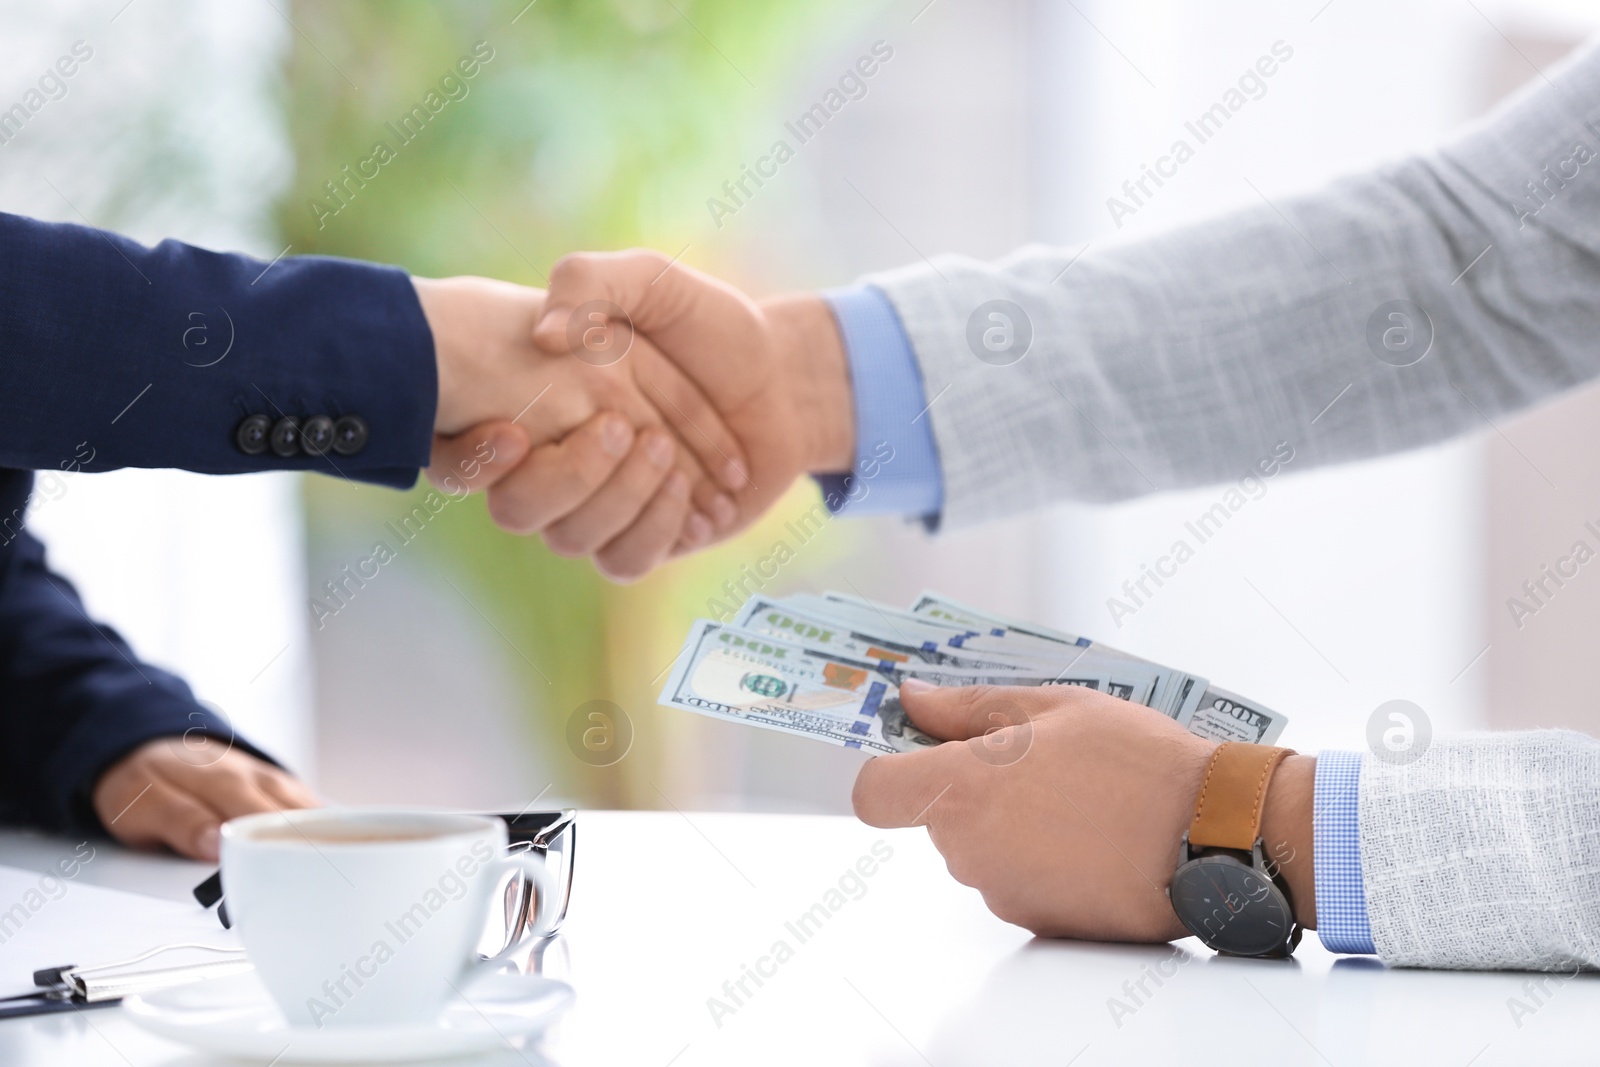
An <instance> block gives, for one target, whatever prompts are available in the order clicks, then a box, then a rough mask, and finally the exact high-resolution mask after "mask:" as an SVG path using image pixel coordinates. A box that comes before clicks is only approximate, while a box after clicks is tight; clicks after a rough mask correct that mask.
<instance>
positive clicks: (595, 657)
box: [279, 0, 859, 807]
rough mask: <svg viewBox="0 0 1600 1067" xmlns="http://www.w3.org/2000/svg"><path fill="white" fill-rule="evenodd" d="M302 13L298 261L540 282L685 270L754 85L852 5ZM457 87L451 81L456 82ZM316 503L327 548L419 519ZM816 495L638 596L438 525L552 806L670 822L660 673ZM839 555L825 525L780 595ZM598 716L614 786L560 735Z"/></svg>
mask: <svg viewBox="0 0 1600 1067" xmlns="http://www.w3.org/2000/svg"><path fill="white" fill-rule="evenodd" d="M856 10H857V12H859V5H857V8H856ZM287 12H288V14H289V16H290V18H291V20H292V22H293V24H294V26H295V31H296V32H295V36H294V41H293V47H292V53H291V57H290V60H289V66H288V71H287V78H286V83H285V84H286V92H287V94H288V99H287V100H286V101H285V105H286V106H285V113H286V115H287V117H288V122H289V127H290V129H289V132H290V137H291V141H292V145H293V149H294V152H295V159H296V163H295V178H294V181H293V185H292V188H291V189H290V191H289V192H288V193H287V194H286V195H285V196H284V198H283V200H282V202H281V207H280V209H279V224H280V227H281V229H282V231H283V235H284V239H285V240H286V241H288V242H290V243H291V245H292V248H293V250H294V252H295V253H296V254H305V253H321V254H328V255H340V256H351V257H357V258H361V259H371V260H378V261H382V262H388V263H394V264H398V265H401V266H403V267H405V268H406V269H408V270H410V271H411V272H413V273H415V274H420V275H429V276H447V275H451V274H482V275H490V276H495V277H501V278H506V279H510V280H512V281H518V282H523V283H527V284H532V285H539V284H542V283H543V281H544V278H545V274H544V272H545V271H547V270H548V269H549V267H550V265H551V264H552V263H553V262H554V261H555V260H556V259H557V258H559V257H560V256H561V255H562V254H564V253H565V252H568V251H571V250H575V249H584V248H618V247H627V246H630V245H636V244H642V245H650V246H653V247H657V248H661V249H665V250H667V251H669V252H675V251H676V250H678V249H679V248H681V247H683V246H684V245H685V244H686V243H688V242H689V241H690V240H691V239H693V237H694V236H695V235H696V234H697V233H698V232H700V231H702V230H703V229H704V228H705V225H706V214H705V210H706V209H705V206H704V205H705V198H706V196H707V195H708V193H709V192H710V191H713V190H715V189H716V188H717V187H718V186H719V185H720V184H721V181H722V179H723V177H724V176H726V175H727V174H729V173H734V172H736V170H737V165H738V161H739V159H740V153H741V150H743V149H745V148H747V147H748V139H747V138H746V136H745V135H744V131H747V130H751V129H759V130H766V129H768V128H770V126H771V121H770V116H771V114H772V101H771V98H770V96H769V95H768V93H767V92H766V91H763V89H758V88H756V87H757V86H761V87H773V86H781V85H782V84H784V81H785V78H786V76H788V75H789V66H790V64H791V63H793V62H795V61H796V60H797V58H798V57H799V55H800V52H801V49H800V48H799V47H798V46H799V45H800V44H801V43H803V42H806V41H811V40H815V39H816V37H817V35H818V33H819V32H820V31H821V29H822V27H824V26H829V25H830V24H831V25H832V26H833V28H835V29H837V25H838V23H839V22H840V21H844V22H846V23H848V22H849V21H852V19H853V17H854V15H852V13H851V5H848V4H846V3H845V2H844V0H809V2H805V0H762V2H760V3H750V2H748V0H697V2H696V0H538V2H536V3H532V4H527V6H523V0H510V2H496V3H490V2H453V3H432V2H423V0H401V2H386V3H382V4H378V3H337V4H330V3H322V2H312V0H296V2H295V3H293V4H292V6H290V7H289V8H288V9H287ZM480 42H481V43H480ZM475 50H476V51H475ZM474 56H476V58H478V59H480V60H481V61H482V62H481V65H480V68H479V69H478V71H477V73H476V74H475V76H473V77H471V78H460V77H459V75H460V72H459V71H458V70H457V68H456V65H457V62H458V61H459V60H462V59H464V58H473V57H474ZM450 74H455V75H456V76H457V77H458V78H459V81H458V82H449V81H445V80H444V79H445V76H446V75H450ZM430 92H433V93H436V94H438V95H437V96H436V97H435V98H434V99H433V100H428V99H427V94H428V93H430ZM441 99H442V100H444V101H446V102H445V103H444V104H443V106H442V107H440V106H439V103H438V102H439V100H441ZM430 103H431V104H432V105H433V106H434V107H436V108H438V113H437V114H432V115H431V117H430V118H429V120H428V121H427V123H426V124H425V125H423V126H422V128H421V132H420V133H417V134H416V135H415V136H414V138H413V139H411V140H409V141H405V140H404V138H403V137H402V136H401V135H399V132H398V131H397V129H396V128H398V127H399V126H400V125H401V120H402V119H403V117H404V116H406V115H407V114H408V113H410V112H411V111H412V109H413V107H415V106H418V105H424V106H426V105H427V104H430ZM390 124H393V127H395V128H391V125H390ZM415 125H421V124H420V123H414V126H415ZM379 141H382V142H385V143H386V144H387V145H388V146H389V148H390V149H392V151H393V156H392V158H389V159H388V161H387V162H384V163H382V165H381V166H378V167H377V173H376V175H375V176H372V177H369V178H365V179H363V182H361V183H358V182H355V181H349V180H347V174H348V173H357V174H358V176H359V175H360V174H361V173H365V174H368V175H371V174H372V172H373V164H367V163H363V161H365V160H369V159H373V158H374V156H375V145H376V143H377V142H379ZM346 167H348V168H349V171H346V169H345V168H346ZM330 182H333V183H335V184H336V185H340V187H341V190H342V192H341V196H340V197H339V198H337V199H336V198H335V196H334V195H332V194H331V193H330V191H329V186H328V184H327V183H330ZM341 201H342V202H341ZM317 204H320V205H321V206H320V207H316V206H314V205H317ZM334 209H337V210H336V211H335V210H334ZM691 258H692V259H695V261H696V264H697V265H698V266H701V267H702V268H705V269H709V270H713V271H715V270H717V268H718V264H717V263H716V262H708V261H707V259H706V256H705V255H704V254H700V255H698V256H696V257H691ZM306 486H307V488H306V493H307V504H308V507H307V510H308V514H309V516H310V534H311V536H312V537H313V538H316V537H317V536H319V531H324V530H326V529H327V528H328V527H329V524H331V523H334V522H345V523H348V522H350V521H351V519H352V517H353V516H354V517H356V518H358V519H359V518H364V519H365V521H370V522H371V523H372V525H373V527H374V528H375V529H376V528H377V527H378V526H380V525H381V523H382V522H384V521H385V520H388V519H393V518H395V517H397V516H399V515H402V514H405V513H406V512H407V511H408V510H409V508H410V507H411V506H412V505H413V504H414V503H415V502H416V501H415V499H406V500H402V498H400V497H397V496H395V495H394V494H393V493H389V492H386V491H383V490H376V489H371V488H365V487H360V486H355V485H352V484H348V483H343V482H340V481H338V480H335V479H311V480H308V481H307V483H306ZM425 488H426V487H425V486H423V487H419V488H418V489H417V490H414V491H413V494H412V496H413V498H416V497H420V496H421V495H422V494H423V493H424V492H425ZM814 499H815V490H814V489H813V488H811V487H810V486H809V485H806V486H801V487H797V489H796V490H795V493H794V494H793V495H792V496H791V498H790V499H789V500H788V501H785V502H784V504H782V505H780V506H779V507H778V508H777V509H776V510H775V512H774V517H773V518H772V519H771V520H770V521H769V522H767V523H765V524H764V525H763V526H762V527H758V528H757V529H755V530H753V531H751V532H750V533H748V534H746V535H745V536H744V537H743V538H741V539H740V540H738V541H736V542H733V543H731V544H729V545H727V546H724V547H722V548H720V549H718V550H716V551H714V552H712V553H707V554H703V555H702V556H700V557H697V558H695V559H693V560H690V561H684V562H680V563H677V564H675V565H672V566H670V567H668V568H666V569H665V570H664V571H660V572H657V574H655V575H653V576H651V577H650V578H649V579H647V580H645V581H644V582H641V583H639V584H637V585H634V586H630V587H619V586H613V585H611V584H609V583H607V582H606V581H605V580H604V579H602V578H601V577H599V575H598V574H597V573H596V572H595V571H594V569H593V568H592V566H591V565H590V564H589V563H588V562H586V561H571V560H564V559H561V558H559V557H556V556H554V555H552V554H551V553H549V552H548V551H546V550H545V549H544V547H543V545H542V544H541V543H540V542H539V541H538V540H537V539H522V538H516V537H512V536H509V535H506V534H503V533H501V532H500V531H499V530H497V529H496V528H495V527H494V526H493V525H492V524H491V523H490V521H489V519H488V517H487V514H486V512H485V510H484V507H483V504H482V500H481V498H473V499H471V500H469V501H466V502H464V503H459V504H454V505H452V506H450V507H449V508H446V509H445V510H444V511H443V512H442V513H441V514H440V515H439V517H438V518H436V519H435V520H434V521H433V523H432V524H431V525H430V528H429V530H430V532H429V533H428V534H427V536H426V537H423V538H419V539H418V547H417V548H416V549H408V550H407V552H408V554H410V553H412V552H415V553H417V560H416V564H417V565H423V566H430V567H441V568H444V570H445V573H446V574H448V575H451V576H452V580H453V581H455V582H456V584H457V585H459V586H460V588H461V590H462V592H463V594H464V595H467V596H468V597H469V599H470V600H471V602H472V603H473V605H474V606H475V607H476V608H477V609H478V610H480V611H481V612H482V613H483V614H484V615H485V616H486V617H487V618H488V620H489V622H490V623H491V625H492V626H493V627H494V628H495V629H498V630H499V631H500V632H501V634H502V635H503V636H504V637H505V639H506V644H508V645H511V646H514V647H515V651H514V652H513V651H512V650H511V649H510V648H505V649H502V651H504V653H505V657H506V663H507V664H508V666H509V667H510V668H511V669H512V670H513V671H514V672H516V677H518V678H519V679H520V681H521V684H522V687H523V693H524V695H525V698H526V699H525V701H524V704H525V706H526V707H527V709H528V714H529V715H531V716H535V717H536V719H537V724H538V732H539V735H540V736H541V738H542V739H544V740H545V741H546V743H547V745H548V748H549V750H550V751H551V752H552V753H553V755H552V758H551V760H550V762H551V764H552V767H553V768H554V769H555V771H556V773H557V781H556V787H557V791H558V792H559V793H561V794H564V795H566V796H569V797H573V798H575V799H577V800H579V801H582V802H585V803H589V804H604V805H608V806H624V807H658V806H662V801H663V798H662V797H661V795H660V794H659V793H658V792H657V791H656V790H655V789H654V787H653V786H652V785H651V784H650V783H651V781H652V776H653V775H655V774H657V773H658V772H659V769H660V765H661V762H662V761H663V760H664V759H666V758H668V757H667V751H668V737H667V735H668V734H670V732H671V731H672V730H674V729H692V728H693V727H692V726H688V725H674V724H673V722H672V720H671V719H670V718H667V717H665V716H678V713H664V712H659V711H658V709H656V708H655V707H654V702H655V693H656V690H657V689H658V688H659V685H660V682H661V678H662V671H663V669H664V668H665V667H666V666H667V665H668V664H669V663H670V661H671V659H672V657H673V655H674V654H675V652H676V651H677V648H678V645H679V643H680V642H681V640H682V636H683V634H684V633H685V631H686V629H687V626H688V623H689V622H690V621H691V620H692V619H693V618H695V617H696V616H699V615H702V614H705V604H706V601H707V599H708V598H709V597H710V596H712V595H716V594H717V593H718V592H719V590H720V588H721V586H722V585H723V583H724V581H726V580H727V579H729V578H732V577H735V576H736V575H737V574H738V573H739V570H740V568H741V566H742V565H744V564H747V563H753V562H754V561H755V560H756V559H758V558H760V557H761V556H763V555H765V554H766V553H767V551H768V550H769V549H770V547H771V545H772V543H773V540H774V538H775V537H776V536H777V531H778V530H779V529H780V528H781V525H782V522H783V520H784V519H785V518H789V517H792V516H793V515H795V514H798V513H799V512H801V511H802V510H804V509H806V508H808V507H809V506H810V505H811V503H812V502H813V501H814ZM846 540H847V538H846V535H844V534H843V533H841V531H839V530H838V529H837V528H835V527H833V526H832V525H831V524H830V527H829V528H828V529H827V530H826V531H825V533H824V534H823V535H822V536H821V537H819V538H818V539H817V540H816V541H815V542H813V543H812V545H811V546H808V547H807V549H806V551H805V553H803V554H802V556H803V558H801V559H800V560H798V561H797V562H796V563H795V564H794V565H793V567H792V568H791V569H792V571H793V572H794V573H786V574H785V576H784V578H785V581H786V582H787V581H790V580H792V579H793V578H794V577H795V576H796V575H799V574H803V572H804V571H805V570H808V569H811V568H812V567H814V566H817V565H820V564H825V563H826V562H828V560H829V559H830V558H833V557H836V556H837V555H838V554H839V553H840V552H841V551H843V550H845V548H846V544H845V542H846ZM535 665H537V666H535ZM597 698H598V699H606V700H611V701H613V702H615V703H616V704H618V705H619V706H621V707H623V708H624V709H628V710H629V712H630V714H631V717H632V719H633V722H634V725H635V729H636V740H635V743H634V751H633V752H632V753H631V754H630V758H629V759H627V760H624V761H622V762H621V763H620V764H618V765H616V766H614V767H610V768H604V769H596V768H590V767H587V766H586V765H584V764H583V763H581V762H580V761H578V760H576V759H573V758H569V757H568V753H567V748H566V745H565V742H564V737H565V729H566V720H567V717H568V716H569V715H570V714H571V713H572V711H573V709H575V708H577V707H578V706H579V705H580V704H583V703H584V702H586V701H589V700H592V699H597ZM441 712H442V713H447V709H441ZM678 718H679V719H683V718H688V717H684V716H678Z"/></svg>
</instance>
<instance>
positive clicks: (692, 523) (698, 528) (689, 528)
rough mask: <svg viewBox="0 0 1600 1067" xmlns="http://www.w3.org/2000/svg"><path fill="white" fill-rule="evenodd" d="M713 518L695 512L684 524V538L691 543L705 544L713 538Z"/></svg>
mask: <svg viewBox="0 0 1600 1067" xmlns="http://www.w3.org/2000/svg"><path fill="white" fill-rule="evenodd" d="M711 534H712V530H711V520H710V519H708V518H706V517H705V516H704V515H702V514H700V513H699V512H698V511H696V512H694V513H693V514H691V515H690V516H689V518H688V519H687V520H686V521H685V522H684V524H683V539H684V540H685V541H687V542H688V543H689V544H691V545H703V544H705V543H706V542H707V541H709V540H711Z"/></svg>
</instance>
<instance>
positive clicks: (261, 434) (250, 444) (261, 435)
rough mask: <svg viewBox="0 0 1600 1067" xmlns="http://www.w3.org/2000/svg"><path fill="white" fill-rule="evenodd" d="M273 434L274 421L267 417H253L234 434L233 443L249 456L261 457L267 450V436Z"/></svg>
mask: <svg viewBox="0 0 1600 1067" xmlns="http://www.w3.org/2000/svg"><path fill="white" fill-rule="evenodd" d="M271 432H272V420H271V419H269V418H267V417H266V416H265V415H251V416H250V417H249V418H247V419H245V420H244V421H243V422H241V423H240V424H239V428H238V429H237V430H235V431H234V432H233V443H234V444H236V445H238V446H239V451H241V452H243V453H244V454H245V455H247V456H259V455H261V453H263V452H265V451H266V450H267V435H268V434H270V433H271Z"/></svg>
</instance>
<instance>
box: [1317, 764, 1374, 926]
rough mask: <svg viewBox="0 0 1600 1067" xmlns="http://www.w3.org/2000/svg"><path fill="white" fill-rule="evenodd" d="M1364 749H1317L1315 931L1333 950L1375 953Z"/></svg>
mask: <svg viewBox="0 0 1600 1067" xmlns="http://www.w3.org/2000/svg"><path fill="white" fill-rule="evenodd" d="M1360 799H1361V753H1359V752H1319V753H1317V784H1316V789H1315V792H1314V794H1313V799H1312V816H1311V834H1312V849H1313V851H1314V852H1315V859H1316V883H1317V936H1318V937H1320V938H1321V939H1322V944H1323V947H1324V948H1326V949H1327V950H1328V951H1329V952H1363V953H1375V952H1377V951H1378V950H1377V948H1376V947H1375V946H1374V945H1373V943H1372V927H1371V925H1369V924H1368V922H1367V891H1366V884H1365V882H1363V881H1362V878H1361V820H1360V813H1361V808H1360Z"/></svg>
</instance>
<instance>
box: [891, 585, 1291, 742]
mask: <svg viewBox="0 0 1600 1067" xmlns="http://www.w3.org/2000/svg"><path fill="white" fill-rule="evenodd" d="M911 613H912V614H913V615H918V616H922V617H925V618H927V619H929V620H930V621H933V622H940V623H945V624H948V625H952V626H964V627H967V628H969V629H975V630H982V631H984V632H987V633H989V634H990V635H992V636H995V637H997V638H999V639H1000V640H1005V639H1006V638H1007V637H1010V636H1012V635H1018V636H1026V637H1028V638H1030V639H1034V640H1045V641H1055V642H1057V643H1059V644H1062V645H1064V646H1069V647H1074V648H1082V647H1087V648H1090V649H1092V650H1093V651H1094V652H1096V653H1098V654H1100V655H1104V656H1110V657H1113V658H1121V659H1126V660H1130V661H1133V662H1138V663H1147V662H1149V661H1148V660H1143V659H1140V658H1139V657H1137V656H1133V655H1132V654H1130V653H1127V652H1123V651H1121V650H1120V649H1114V648H1112V647H1111V646H1109V645H1104V644H1101V643H1099V642H1098V641H1093V642H1091V641H1090V640H1089V639H1088V638H1086V637H1079V636H1077V635H1075V634H1068V633H1063V632H1062V631H1059V630H1052V629H1050V628H1048V627H1044V626H1039V625H1038V624H1036V623H1030V622H1018V621H1016V620H1013V619H1008V618H1006V617H1004V616H1000V615H995V614H992V613H989V612H985V611H980V610H979V609H977V608H973V607H970V606H968V605H966V604H962V603H960V602H958V601H956V600H952V599H951V598H949V597H947V596H944V595H942V594H939V593H934V592H924V593H923V594H922V595H921V596H920V597H918V598H917V600H916V602H915V603H914V604H913V605H912V607H911ZM1190 679H1191V680H1188V681H1180V682H1178V683H1177V684H1178V685H1179V687H1181V688H1183V689H1184V690H1185V692H1184V693H1183V694H1181V695H1180V694H1179V693H1178V692H1177V691H1176V690H1174V691H1172V692H1169V693H1162V694H1160V696H1159V697H1158V704H1164V705H1167V706H1171V705H1172V704H1173V703H1174V702H1175V703H1176V704H1177V705H1178V707H1177V709H1176V711H1175V712H1169V714H1172V715H1173V717H1174V718H1175V719H1176V720H1177V721H1178V722H1179V724H1181V725H1183V726H1187V727H1188V728H1189V729H1190V731H1191V732H1193V733H1195V734H1198V735H1199V736H1201V737H1204V738H1208V739H1210V740H1213V741H1248V742H1250V743H1252V744H1263V745H1265V744H1271V743H1272V742H1274V741H1276V740H1277V739H1278V736H1279V735H1280V734H1282V733H1283V728H1284V726H1285V725H1286V724H1287V723H1288V720H1287V719H1286V718H1285V717H1284V716H1282V715H1280V714H1279V713H1277V712H1275V711H1273V710H1272V709H1271V708H1268V707H1267V706H1266V705H1264V704H1260V703H1258V702H1256V701H1253V700H1249V699H1247V698H1245V697H1241V696H1237V695H1235V694H1233V693H1230V692H1228V691H1227V690H1225V689H1222V688H1219V687H1217V686H1212V685H1210V684H1209V683H1205V682H1204V681H1203V680H1201V683H1200V685H1198V686H1196V685H1195V684H1194V681H1193V680H1192V676H1190ZM1193 693H1198V694H1199V696H1198V699H1195V700H1193V701H1192V703H1191V702H1190V700H1189V699H1188V698H1189V695H1190V694H1193ZM1152 706H1156V705H1152Z"/></svg>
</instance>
